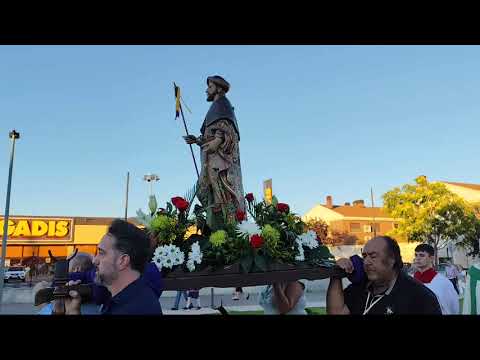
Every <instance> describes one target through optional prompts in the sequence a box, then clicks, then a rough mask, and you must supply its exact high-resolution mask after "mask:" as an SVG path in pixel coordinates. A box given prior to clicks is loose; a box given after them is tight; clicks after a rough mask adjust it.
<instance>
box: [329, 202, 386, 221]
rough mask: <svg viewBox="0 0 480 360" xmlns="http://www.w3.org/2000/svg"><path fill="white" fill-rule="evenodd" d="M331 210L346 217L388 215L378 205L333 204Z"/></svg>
mask: <svg viewBox="0 0 480 360" xmlns="http://www.w3.org/2000/svg"><path fill="white" fill-rule="evenodd" d="M324 206H325V205H324ZM331 210H333V211H335V212H337V213H339V214H340V215H343V216H347V217H383V218H385V217H390V216H388V215H387V214H386V213H385V212H384V211H383V210H382V208H379V207H374V208H371V207H363V206H346V205H342V206H334V207H333V209H331Z"/></svg>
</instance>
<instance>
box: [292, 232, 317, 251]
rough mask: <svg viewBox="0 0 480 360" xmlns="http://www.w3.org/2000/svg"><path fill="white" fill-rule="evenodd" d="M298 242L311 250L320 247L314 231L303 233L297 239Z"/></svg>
mask: <svg viewBox="0 0 480 360" xmlns="http://www.w3.org/2000/svg"><path fill="white" fill-rule="evenodd" d="M297 242H298V243H299V244H301V245H302V246H306V247H308V248H309V249H315V248H316V247H318V241H317V234H316V233H315V231H313V230H309V231H307V232H306V233H303V234H302V235H300V236H299V237H298V238H297Z"/></svg>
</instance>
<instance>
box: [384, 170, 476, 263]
mask: <svg viewBox="0 0 480 360" xmlns="http://www.w3.org/2000/svg"><path fill="white" fill-rule="evenodd" d="M383 203H384V209H385V211H386V212H387V213H388V214H389V215H390V216H392V217H393V218H395V219H399V226H398V228H396V229H394V230H393V231H392V232H391V233H390V234H391V235H393V236H400V237H404V238H406V239H407V240H408V241H421V242H426V243H428V244H430V245H432V246H433V247H434V249H435V264H436V265H438V250H439V249H442V248H444V247H445V246H446V245H447V244H448V243H450V242H452V243H453V244H454V245H455V246H462V247H465V248H468V247H471V245H472V239H473V238H474V236H475V233H476V227H477V226H478V219H477V218H476V216H475V213H474V211H473V207H472V206H471V205H469V204H467V203H466V202H465V201H463V199H461V198H460V197H459V196H457V195H456V194H454V193H452V192H450V191H449V190H448V189H447V188H446V186H445V185H444V184H442V183H431V182H428V181H427V179H426V178H425V177H424V176H420V177H417V178H416V179H415V184H413V185H411V184H405V185H403V186H402V188H398V187H397V188H394V189H393V190H391V191H388V192H387V193H385V194H384V195H383ZM479 229H480V227H479Z"/></svg>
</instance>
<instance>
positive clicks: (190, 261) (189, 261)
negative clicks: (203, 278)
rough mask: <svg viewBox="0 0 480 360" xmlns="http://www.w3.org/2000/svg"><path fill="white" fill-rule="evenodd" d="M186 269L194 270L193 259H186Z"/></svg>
mask: <svg viewBox="0 0 480 360" xmlns="http://www.w3.org/2000/svg"><path fill="white" fill-rule="evenodd" d="M187 269H188V270H189V271H194V270H195V264H194V262H193V260H188V261H187Z"/></svg>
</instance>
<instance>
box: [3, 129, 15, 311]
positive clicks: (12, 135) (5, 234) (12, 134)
mask: <svg viewBox="0 0 480 360" xmlns="http://www.w3.org/2000/svg"><path fill="white" fill-rule="evenodd" d="M8 136H9V137H10V139H12V152H11V154H10V168H9V170H8V184H7V200H6V204H5V216H4V217H3V221H4V223H3V239H2V259H1V260H0V309H1V307H2V300H3V285H4V282H5V258H6V255H7V237H8V215H9V213H10V189H11V187H12V170H13V159H14V156H15V140H17V139H20V133H18V132H16V131H15V130H12V131H10V133H9V134H8Z"/></svg>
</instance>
